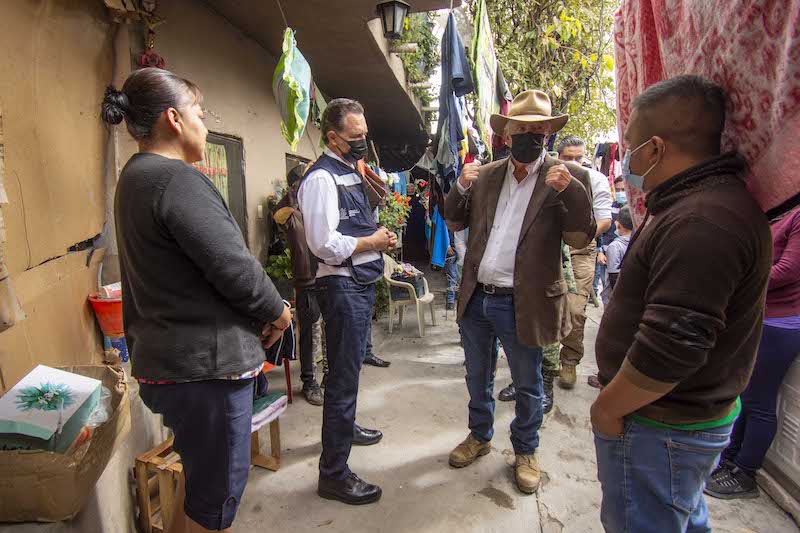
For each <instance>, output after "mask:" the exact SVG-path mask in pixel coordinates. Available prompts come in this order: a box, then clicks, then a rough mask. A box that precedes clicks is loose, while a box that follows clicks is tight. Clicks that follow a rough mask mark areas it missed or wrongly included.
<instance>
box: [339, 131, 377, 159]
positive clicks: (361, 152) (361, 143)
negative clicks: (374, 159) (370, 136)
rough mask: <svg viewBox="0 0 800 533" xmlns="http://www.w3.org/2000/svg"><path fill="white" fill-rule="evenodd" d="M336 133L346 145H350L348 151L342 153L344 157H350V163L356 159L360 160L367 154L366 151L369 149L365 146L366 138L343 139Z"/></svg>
mask: <svg viewBox="0 0 800 533" xmlns="http://www.w3.org/2000/svg"><path fill="white" fill-rule="evenodd" d="M336 135H337V136H338V137H339V138H340V139H341V140H343V141H344V142H346V143H347V145H348V146H349V147H350V151H349V152H347V153H346V154H344V156H345V159H350V160H351V161H350V162H351V163H355V162H356V161H360V160H361V159H364V157H365V156H366V155H367V151H368V150H369V148H368V146H367V140H366V139H358V140H355V141H348V140H347V139H345V138H344V137H342V136H341V135H339V134H338V133H337V134H336Z"/></svg>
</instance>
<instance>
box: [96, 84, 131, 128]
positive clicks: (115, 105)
mask: <svg viewBox="0 0 800 533" xmlns="http://www.w3.org/2000/svg"><path fill="white" fill-rule="evenodd" d="M128 109H129V103H128V97H127V96H126V95H125V93H123V92H121V91H118V90H116V89H115V88H114V87H112V86H111V85H109V86H108V88H107V89H106V94H105V97H104V98H103V105H102V108H101V116H102V117H103V120H105V121H106V122H108V123H109V124H119V123H120V122H122V119H123V118H125V117H126V116H127V114H128Z"/></svg>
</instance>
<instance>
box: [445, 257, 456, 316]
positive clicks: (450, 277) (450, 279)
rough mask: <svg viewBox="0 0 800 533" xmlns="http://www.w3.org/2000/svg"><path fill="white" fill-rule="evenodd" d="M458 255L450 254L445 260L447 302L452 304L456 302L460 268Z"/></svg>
mask: <svg viewBox="0 0 800 533" xmlns="http://www.w3.org/2000/svg"><path fill="white" fill-rule="evenodd" d="M457 259H458V256H456V255H451V256H448V257H447V259H445V261H444V268H443V269H442V270H444V273H445V275H446V276H447V303H449V304H452V303H455V302H456V285H457V284H458V269H457V268H456V263H457V262H458V261H457Z"/></svg>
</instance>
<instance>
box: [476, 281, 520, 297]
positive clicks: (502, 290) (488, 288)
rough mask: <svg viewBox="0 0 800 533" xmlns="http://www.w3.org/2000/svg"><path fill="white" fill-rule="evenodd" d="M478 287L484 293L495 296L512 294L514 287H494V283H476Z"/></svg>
mask: <svg viewBox="0 0 800 533" xmlns="http://www.w3.org/2000/svg"><path fill="white" fill-rule="evenodd" d="M478 288H479V289H480V290H482V291H483V292H485V293H486V294H495V295H497V296H514V289H513V288H510V287H496V286H494V285H484V284H483V283H478Z"/></svg>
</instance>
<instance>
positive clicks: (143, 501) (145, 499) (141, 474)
mask: <svg viewBox="0 0 800 533" xmlns="http://www.w3.org/2000/svg"><path fill="white" fill-rule="evenodd" d="M135 472H136V476H135V477H136V498H137V499H138V500H139V528H140V529H141V531H142V533H152V532H153V528H152V527H151V526H150V515H151V514H152V511H151V510H150V487H149V483H148V481H149V480H148V479H147V463H145V462H143V461H139V460H137V461H136V467H135Z"/></svg>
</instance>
